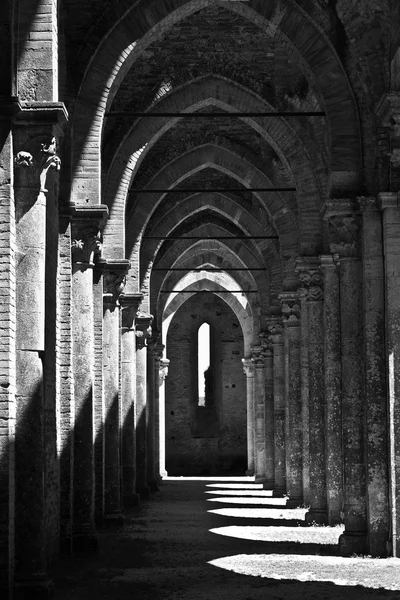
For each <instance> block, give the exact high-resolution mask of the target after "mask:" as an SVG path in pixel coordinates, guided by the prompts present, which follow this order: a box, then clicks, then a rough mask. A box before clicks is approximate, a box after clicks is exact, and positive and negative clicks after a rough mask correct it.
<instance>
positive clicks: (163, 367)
mask: <svg viewBox="0 0 400 600" xmlns="http://www.w3.org/2000/svg"><path fill="white" fill-rule="evenodd" d="M168 367H169V360H168V359H167V358H161V360H160V363H159V368H160V372H159V419H160V429H159V431H160V438H159V440H160V441H159V449H160V476H161V477H167V476H168V473H167V470H166V468H165V378H166V377H167V376H168Z"/></svg>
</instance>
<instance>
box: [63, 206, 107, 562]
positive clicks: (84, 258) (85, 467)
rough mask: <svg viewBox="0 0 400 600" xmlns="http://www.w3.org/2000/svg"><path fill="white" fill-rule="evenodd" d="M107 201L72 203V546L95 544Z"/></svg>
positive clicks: (80, 547) (80, 548)
mask: <svg viewBox="0 0 400 600" xmlns="http://www.w3.org/2000/svg"><path fill="white" fill-rule="evenodd" d="M107 213H108V209H107V207H106V206H103V205H101V204H99V205H95V206H93V205H82V206H80V205H75V206H74V207H73V209H72V219H73V220H72V259H73V271H72V326H73V331H72V348H73V362H72V365H73V374H74V395H75V429H74V498H73V532H72V535H73V540H72V547H73V551H74V552H91V551H94V550H96V548H97V538H96V532H95V526H94V407H93V386H94V327H93V269H94V266H95V265H94V259H95V257H96V256H97V257H98V256H99V254H100V252H101V233H100V228H101V226H102V225H103V223H104V220H105V217H106V215H107Z"/></svg>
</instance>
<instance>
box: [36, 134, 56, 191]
mask: <svg viewBox="0 0 400 600" xmlns="http://www.w3.org/2000/svg"><path fill="white" fill-rule="evenodd" d="M40 151H41V153H42V155H43V157H44V160H42V164H41V166H40V191H41V192H44V193H46V192H47V191H48V190H47V189H46V187H45V186H46V180H47V173H48V171H49V170H50V169H52V170H54V171H59V170H60V169H61V159H60V157H59V156H58V155H57V154H56V152H57V140H56V138H55V137H53V138H52V139H51V141H50V142H49V143H48V144H41V148H40Z"/></svg>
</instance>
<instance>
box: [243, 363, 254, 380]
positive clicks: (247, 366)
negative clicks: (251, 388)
mask: <svg viewBox="0 0 400 600" xmlns="http://www.w3.org/2000/svg"><path fill="white" fill-rule="evenodd" d="M242 364H243V373H244V374H245V375H246V377H248V378H249V377H254V363H253V361H252V359H251V358H242Z"/></svg>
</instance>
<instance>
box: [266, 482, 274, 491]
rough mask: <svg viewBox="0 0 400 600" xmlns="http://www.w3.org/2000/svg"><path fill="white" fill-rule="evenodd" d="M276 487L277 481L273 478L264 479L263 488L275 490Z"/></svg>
mask: <svg viewBox="0 0 400 600" xmlns="http://www.w3.org/2000/svg"><path fill="white" fill-rule="evenodd" d="M274 488H275V481H274V480H273V479H264V481H263V490H271V491H273V490H274Z"/></svg>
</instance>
